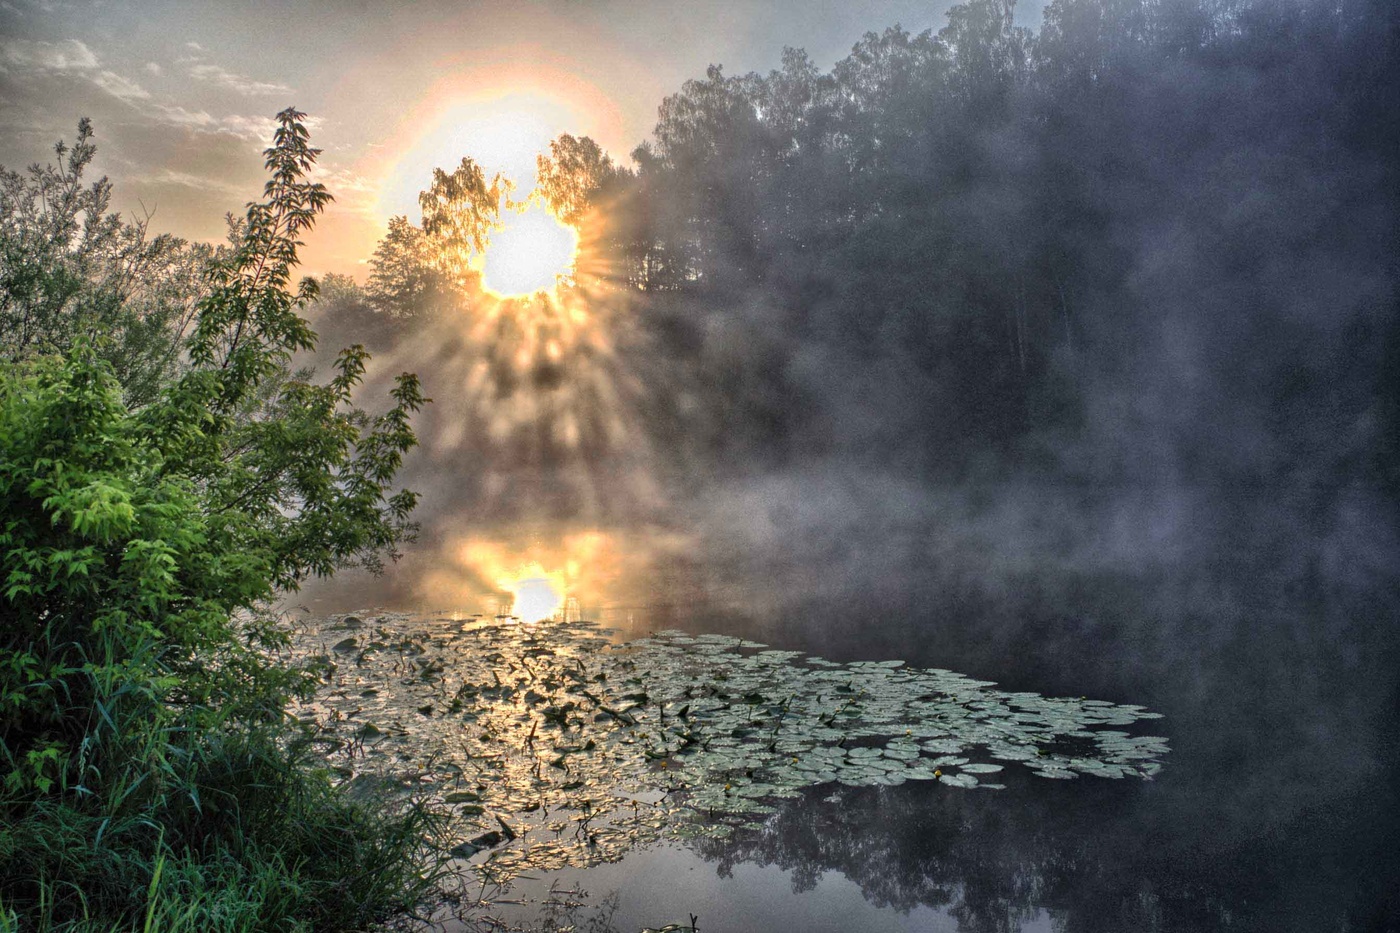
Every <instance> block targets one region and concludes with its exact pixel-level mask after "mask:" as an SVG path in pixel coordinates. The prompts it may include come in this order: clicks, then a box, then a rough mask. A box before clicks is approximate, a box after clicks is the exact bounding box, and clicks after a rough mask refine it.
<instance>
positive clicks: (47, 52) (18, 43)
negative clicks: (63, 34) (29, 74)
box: [0, 38, 97, 71]
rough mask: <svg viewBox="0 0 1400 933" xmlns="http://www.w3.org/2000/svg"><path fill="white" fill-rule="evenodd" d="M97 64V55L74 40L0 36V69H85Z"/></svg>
mask: <svg viewBox="0 0 1400 933" xmlns="http://www.w3.org/2000/svg"><path fill="white" fill-rule="evenodd" d="M96 67H97V56H96V55H94V54H93V52H92V49H90V48H88V47H87V46H86V45H84V44H83V43H81V42H79V41H78V40H77V39H68V40H65V41H63V42H39V41H36V40H32V39H15V38H0V70H6V71H7V70H9V69H11V68H23V69H28V70H31V71H88V70H91V69H93V68H96Z"/></svg>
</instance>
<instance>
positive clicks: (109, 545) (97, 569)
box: [0, 110, 428, 930]
mask: <svg viewBox="0 0 1400 933" xmlns="http://www.w3.org/2000/svg"><path fill="white" fill-rule="evenodd" d="M302 116H303V115H302V114H300V113H298V112H296V111H294V110H287V111H284V112H283V113H282V114H280V115H279V121H280V125H279V129H278V131H277V135H276V140H275V145H274V146H273V147H272V148H270V149H268V150H267V166H268V168H269V170H270V171H271V173H272V179H271V181H269V183H268V185H267V189H266V193H265V198H266V200H265V201H264V202H262V203H258V204H253V205H251V206H250V207H249V209H248V215H247V220H246V222H245V223H244V224H243V225H242V226H241V228H240V230H239V234H240V235H239V237H238V238H237V240H236V242H235V244H234V246H233V247H232V248H231V249H229V250H228V251H227V252H226V253H225V254H224V255H222V256H219V257H217V258H216V259H214V260H213V262H212V264H211V266H210V270H209V277H208V285H207V291H206V294H205V296H204V297H203V298H202V300H201V301H200V303H199V305H198V309H197V315H196V318H195V321H194V326H193V329H192V332H191V334H190V337H189V339H188V341H187V342H186V345H185V351H186V354H187V358H188V365H187V366H186V367H185V368H184V370H183V372H182V373H180V374H178V376H176V377H174V378H169V379H166V380H165V381H163V382H162V383H161V384H160V385H159V386H158V388H157V389H156V390H155V391H154V393H153V395H152V398H151V399H150V401H149V403H148V404H145V405H143V406H142V407H140V408H139V409H133V408H131V407H130V406H129V405H128V402H127V401H126V400H124V398H123V386H122V384H121V382H120V381H119V380H118V378H117V376H116V374H115V373H114V370H113V367H112V365H111V363H110V362H109V361H107V360H104V359H102V358H101V354H100V353H99V351H98V350H97V349H96V348H95V347H94V346H93V345H92V343H91V342H90V341H88V340H86V339H85V338H83V337H82V335H78V336H77V337H76V338H75V339H74V340H73V342H72V348H71V349H70V351H69V352H68V353H67V354H66V355H65V356H62V357H60V356H34V357H28V358H26V359H24V360H22V361H20V362H15V363H11V364H8V365H7V367H6V368H5V369H3V370H0V927H3V925H4V922H5V921H4V920H3V918H4V917H5V916H6V911H7V909H8V910H9V911H12V912H14V918H15V919H16V921H18V920H19V919H24V920H26V921H29V922H32V923H34V924H37V925H39V926H41V927H46V928H47V927H57V928H62V927H64V926H65V925H74V924H79V926H74V927H73V928H83V927H82V926H81V924H82V923H86V922H87V920H88V919H90V920H91V921H92V922H94V923H96V924H97V925H98V926H99V927H101V926H102V924H104V923H106V924H110V923H112V922H115V923H119V924H124V925H130V924H133V923H136V922H137V921H138V920H143V922H145V923H147V924H148V925H149V924H151V923H154V922H155V920H156V917H157V914H159V915H160V917H161V919H160V925H161V926H162V928H165V927H171V928H188V929H201V930H203V929H254V928H256V929H284V928H285V929H291V928H296V929H302V928H306V929H347V928H351V927H354V926H359V925H362V924H363V923H365V922H366V921H367V920H368V919H370V918H372V917H375V916H377V915H380V914H383V913H384V912H385V911H388V910H392V909H396V908H401V907H403V906H405V905H406V904H408V903H410V902H411V901H412V899H413V898H414V896H415V895H416V893H417V888H418V886H419V885H420V884H421V880H422V875H421V872H420V864H419V859H418V858H417V856H418V854H419V851H420V847H421V842H420V840H421V834H422V830H423V828H424V822H425V820H427V819H428V817H427V816H426V815H425V814H423V813H421V812H416V811H415V812H411V813H409V814H407V815H406V816H400V817H385V816H382V815H374V814H370V813H367V812H365V811H364V810H362V809H359V808H357V807H355V806H352V805H351V804H349V803H348V802H346V801H345V800H343V799H342V798H341V797H340V796H338V795H337V794H336V793H335V792H334V790H333V789H332V787H331V784H330V782H329V779H328V778H327V777H326V775H325V774H324V773H321V772H317V771H316V770H314V769H312V768H310V767H309V766H308V763H307V760H306V754H305V750H304V748H303V739H302V737H301V736H299V734H298V733H297V731H296V730H295V729H293V728H292V727H290V726H289V725H288V724H287V723H286V722H285V717H284V715H283V710H284V707H285V705H286V702H287V701H288V699H289V698H290V697H291V696H292V695H294V694H296V693H297V692H299V691H303V690H305V689H308V688H309V686H310V684H311V678H312V674H311V673H310V672H307V671H301V670H293V669H288V668H286V667H283V666H281V665H279V664H278V663H277V662H276V661H275V660H274V656H273V654H272V653H270V651H269V649H271V648H275V647H277V645H278V644H279V643H280V642H281V640H282V639H283V637H284V636H283V635H282V632H281V630H280V629H279V627H278V625H277V622H276V620H275V618H274V617H273V616H271V615H270V614H269V613H268V612H267V611H265V607H266V605H267V603H268V601H269V599H270V598H271V597H272V596H273V594H274V593H275V592H276V591H277V590H278V589H295V587H296V586H297V585H298V584H299V583H300V582H301V581H302V580H303V579H305V578H306V577H307V576H308V575H316V574H328V573H331V572H333V571H334V570H336V569H338V568H340V567H343V566H346V565H349V564H370V565H375V564H377V562H378V561H379V560H381V559H382V556H383V555H385V554H386V553H387V554H392V553H393V551H394V548H395V546H396V545H397V544H398V543H399V542H401V541H402V540H404V539H405V537H407V536H408V535H409V534H411V531H412V525H411V524H410V523H409V521H408V515H409V512H410V511H411V509H412V508H413V505H414V502H415V497H414V495H413V494H412V493H410V492H407V491H402V492H398V493H396V494H391V493H390V484H391V482H392V479H393V475H394V473H395V472H396V470H397V469H398V467H399V465H400V462H401V459H402V456H403V454H404V453H405V452H406V451H407V450H409V449H410V448H411V447H412V446H413V445H414V443H415V437H414V434H413V430H412V428H411V425H410V416H411V415H412V413H413V412H414V411H415V410H417V409H418V408H419V406H420V405H422V404H423V402H424V401H425V400H424V399H423V397H422V395H421V394H420V392H419V389H418V383H417V380H416V378H415V377H413V376H412V375H409V374H404V375H403V376H401V377H400V378H399V381H398V383H397V386H396V388H395V390H394V391H393V405H392V406H391V407H390V408H389V410H388V411H386V412H384V413H383V414H380V415H379V416H378V417H371V416H370V415H368V414H367V413H365V412H363V411H361V410H359V409H357V408H355V407H354V406H353V405H352V403H351V398H350V396H351V391H352V389H353V387H354V386H355V385H356V383H357V382H358V380H359V378H360V376H361V373H362V372H363V368H364V361H365V358H366V353H365V352H364V350H363V348H361V347H352V348H351V349H349V350H346V351H344V352H343V353H342V354H341V356H340V358H339V360H338V363H337V366H336V372H335V374H334V376H333V378H332V379H331V380H330V382H329V384H327V385H313V384H311V383H309V382H308V381H306V380H304V379H299V378H293V377H290V376H289V375H288V369H287V367H288V363H289V361H290V358H291V354H292V353H294V352H296V351H298V350H302V349H309V348H311V347H312V345H313V343H314V334H312V332H311V331H310V329H309V327H308V326H307V324H306V322H305V320H304V319H302V317H301V316H300V313H299V312H300V311H301V310H302V309H303V307H304V306H305V304H306V303H307V302H308V301H310V300H311V299H312V298H314V296H315V284H314V283H313V282H310V281H305V282H303V283H302V284H301V286H300V287H299V288H298V289H297V290H296V291H295V292H293V291H292V290H291V285H290V283H291V270H292V267H293V266H294V264H295V262H296V250H297V246H298V245H299V243H298V241H297V236H298V234H299V233H301V232H302V231H303V230H305V229H307V228H308V227H309V226H310V225H311V224H312V222H313V221H314V218H315V216H316V214H318V213H319V212H320V211H321V210H322V209H323V208H324V206H325V204H326V203H327V202H328V201H329V199H330V196H329V194H328V193H327V192H326V191H325V189H324V188H323V187H322V186H321V185H319V184H314V183H311V182H308V181H306V180H305V176H306V173H307V172H308V170H309V169H310V168H311V166H312V165H313V163H314V161H315V158H316V155H317V150H314V149H312V148H310V146H309V144H308V139H307V134H306V130H305V128H304V127H303V125H302V122H301V120H302ZM143 918H144V919H143ZM103 928H105V927H103Z"/></svg>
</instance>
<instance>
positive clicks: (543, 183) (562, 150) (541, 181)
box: [535, 133, 629, 227]
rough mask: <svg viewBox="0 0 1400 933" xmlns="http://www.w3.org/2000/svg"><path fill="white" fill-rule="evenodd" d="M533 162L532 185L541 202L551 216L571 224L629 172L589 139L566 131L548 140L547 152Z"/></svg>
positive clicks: (580, 221) (613, 188)
mask: <svg viewBox="0 0 1400 933" xmlns="http://www.w3.org/2000/svg"><path fill="white" fill-rule="evenodd" d="M535 164H536V166H537V171H536V175H535V177H536V188H537V190H538V191H539V193H540V196H541V197H543V198H544V203H545V204H546V205H548V207H549V209H550V210H551V211H552V212H553V213H554V216H556V217H558V218H559V219H560V220H561V221H563V222H564V223H566V224H570V225H572V226H575V227H577V226H579V224H580V223H582V221H583V218H584V217H585V215H587V214H588V212H589V211H590V210H592V209H593V208H594V207H596V206H597V204H598V203H599V201H600V200H602V199H603V198H605V197H606V196H607V195H608V194H609V193H612V192H613V191H614V190H615V189H616V188H617V187H618V185H619V182H620V181H622V180H623V179H625V178H626V177H627V176H628V174H629V173H628V172H627V170H626V169H623V168H619V167H618V166H616V165H614V164H613V160H612V158H611V157H610V156H609V155H608V154H607V153H606V152H604V151H603V149H602V147H601V146H599V145H598V144H597V143H596V142H594V141H593V140H592V139H590V138H588V137H587V136H580V137H573V136H570V135H569V134H567V133H565V134H563V135H562V136H560V137H559V138H558V139H553V140H550V143H549V155H547V156H546V155H539V156H536V157H535Z"/></svg>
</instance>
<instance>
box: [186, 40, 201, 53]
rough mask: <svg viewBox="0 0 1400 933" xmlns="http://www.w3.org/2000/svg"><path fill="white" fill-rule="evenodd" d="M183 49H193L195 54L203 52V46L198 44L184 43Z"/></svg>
mask: <svg viewBox="0 0 1400 933" xmlns="http://www.w3.org/2000/svg"><path fill="white" fill-rule="evenodd" d="M185 48H187V49H194V50H195V51H196V52H203V51H204V46H202V45H200V44H199V43H198V42H186V43H185Z"/></svg>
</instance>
